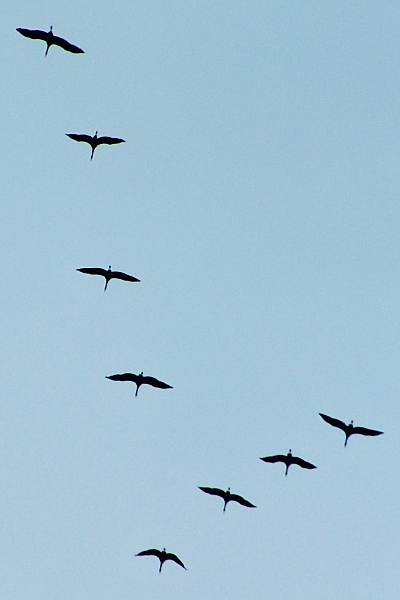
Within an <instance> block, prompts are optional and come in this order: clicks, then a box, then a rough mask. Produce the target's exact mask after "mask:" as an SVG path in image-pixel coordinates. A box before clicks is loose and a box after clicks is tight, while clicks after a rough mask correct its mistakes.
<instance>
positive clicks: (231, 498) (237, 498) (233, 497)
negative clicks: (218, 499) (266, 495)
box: [229, 494, 257, 508]
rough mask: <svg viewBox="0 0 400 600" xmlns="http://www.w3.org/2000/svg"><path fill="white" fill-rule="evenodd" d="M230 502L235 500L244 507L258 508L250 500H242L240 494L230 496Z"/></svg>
mask: <svg viewBox="0 0 400 600" xmlns="http://www.w3.org/2000/svg"><path fill="white" fill-rule="evenodd" d="M229 500H233V501H234V502H238V503H239V504H241V505H242V506H247V507H248V508H257V506H254V504H252V503H251V502H249V501H248V500H245V499H244V498H242V496H238V494H231V495H230V496H229Z"/></svg>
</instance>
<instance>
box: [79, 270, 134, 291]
mask: <svg viewBox="0 0 400 600" xmlns="http://www.w3.org/2000/svg"><path fill="white" fill-rule="evenodd" d="M77 271H80V272H81V273H86V274H87V275H101V276H102V277H105V279H106V285H105V287H104V291H106V289H107V286H108V282H109V281H110V279H122V280H123V281H134V282H135V281H140V279H136V277H132V275H127V274H126V273H122V272H121V271H111V265H110V266H109V267H108V271H106V270H105V269H100V268H97V267H93V268H92V267H84V268H83V269H77Z"/></svg>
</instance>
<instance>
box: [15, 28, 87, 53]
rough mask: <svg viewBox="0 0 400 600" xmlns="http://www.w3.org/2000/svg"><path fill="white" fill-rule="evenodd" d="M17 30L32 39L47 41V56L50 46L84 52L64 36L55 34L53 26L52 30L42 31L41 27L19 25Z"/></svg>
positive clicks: (73, 51)
mask: <svg viewBox="0 0 400 600" xmlns="http://www.w3.org/2000/svg"><path fill="white" fill-rule="evenodd" d="M17 31H18V33H20V34H21V35H23V36H24V37H27V38H30V39H31V40H43V41H44V42H46V44H47V48H46V52H45V56H47V53H48V51H49V48H50V46H60V48H63V50H66V51H67V52H72V54H83V53H84V52H83V50H82V49H81V48H78V46H74V45H73V44H70V42H67V40H65V39H64V38H61V37H58V35H54V33H53V26H51V27H50V31H42V30H41V29H23V28H22V27H17Z"/></svg>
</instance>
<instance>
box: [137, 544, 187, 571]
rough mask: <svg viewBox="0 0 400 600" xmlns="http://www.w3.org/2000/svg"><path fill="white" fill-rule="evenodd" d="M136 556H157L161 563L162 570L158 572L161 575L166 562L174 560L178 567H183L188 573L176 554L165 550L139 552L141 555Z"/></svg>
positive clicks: (155, 549)
mask: <svg viewBox="0 0 400 600" xmlns="http://www.w3.org/2000/svg"><path fill="white" fill-rule="evenodd" d="M135 556H157V558H158V560H159V561H160V568H159V569H158V572H159V573H161V569H162V566H163V564H164V563H165V561H166V560H173V561H174V562H176V563H177V564H178V565H180V566H181V567H183V568H184V569H185V571H187V569H186V567H185V565H184V564H183V562H182V561H181V560H180V558H178V557H177V556H176V554H171V552H167V551H166V550H165V548H163V550H162V551H161V550H157V548H150V550H143V552H139V554H135Z"/></svg>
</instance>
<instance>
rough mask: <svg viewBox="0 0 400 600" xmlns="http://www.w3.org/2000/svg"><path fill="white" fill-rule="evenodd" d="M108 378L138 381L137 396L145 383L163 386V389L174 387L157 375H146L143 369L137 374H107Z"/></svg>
mask: <svg viewBox="0 0 400 600" xmlns="http://www.w3.org/2000/svg"><path fill="white" fill-rule="evenodd" d="M106 379H111V380H112V381H132V382H133V383H136V393H135V396H137V395H138V391H139V388H140V386H141V385H144V384H147V385H152V386H153V387H156V388H161V389H163V390H166V389H172V385H168V383H164V382H163V381H159V380H158V379H156V378H155V377H148V376H144V375H143V371H142V372H141V373H140V374H139V375H135V373H121V374H118V373H117V374H116V375H106Z"/></svg>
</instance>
